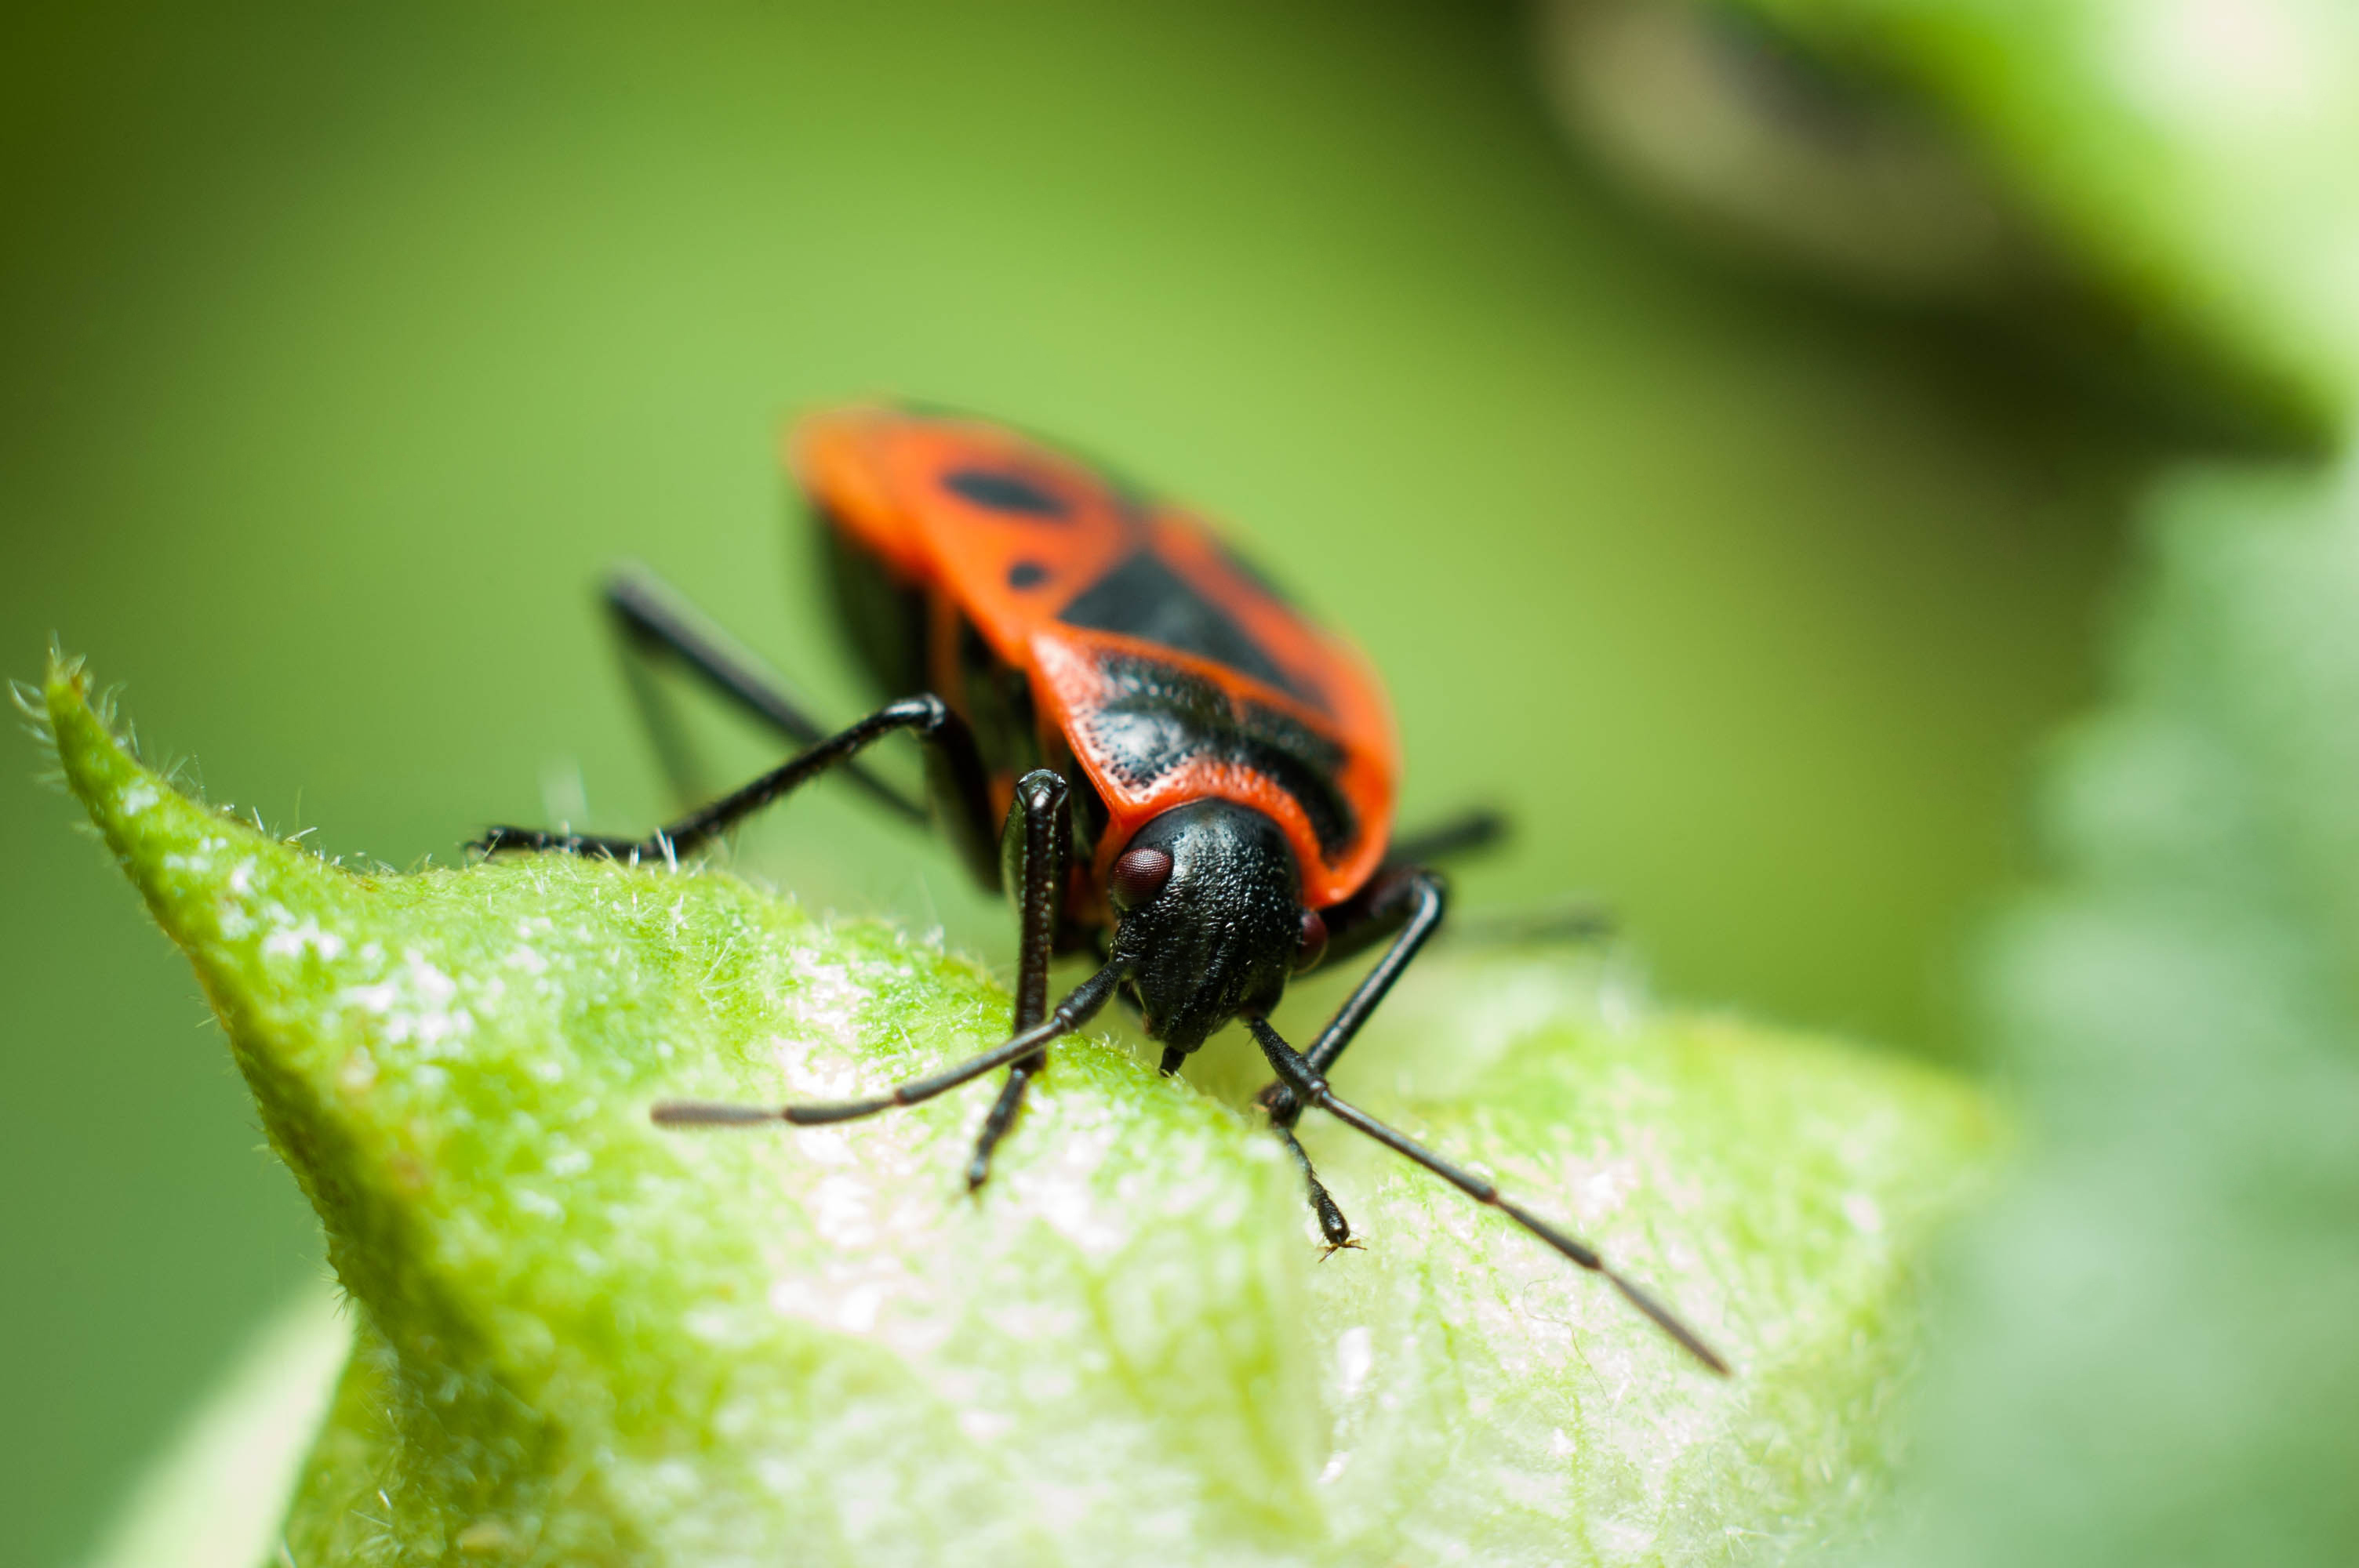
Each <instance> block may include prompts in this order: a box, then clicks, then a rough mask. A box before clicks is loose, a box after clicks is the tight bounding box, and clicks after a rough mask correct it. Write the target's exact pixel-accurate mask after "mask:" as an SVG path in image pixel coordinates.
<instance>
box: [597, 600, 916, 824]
mask: <svg viewBox="0 0 2359 1568" xmlns="http://www.w3.org/2000/svg"><path fill="white" fill-rule="evenodd" d="M604 598H605V601H606V609H607V611H609V612H610V613H611V614H613V616H614V621H615V623H616V625H617V627H618V628H619V629H620V630H621V632H622V633H623V635H624V638H625V641H626V643H627V644H628V645H629V646H631V647H632V648H635V649H636V650H638V651H639V652H641V653H643V654H644V653H658V654H669V655H671V656H672V657H673V658H676V659H678V660H679V662H680V663H681V664H682V665H686V666H687V667H688V669H689V670H690V672H691V673H693V674H694V675H696V676H699V677H700V678H701V679H702V680H703V682H704V683H705V684H706V685H707V686H709V687H712V689H713V690H714V691H716V692H718V693H719V694H720V695H721V696H723V697H727V698H728V699H729V700H730V701H731V702H733V703H734V704H735V705H736V706H737V707H738V708H740V709H742V710H743V711H745V713H746V714H748V715H749V716H751V717H752V718H754V719H756V720H758V721H759V722H761V723H763V724H766V725H767V726H768V727H769V728H771V729H772V730H777V732H778V733H779V734H781V735H784V736H785V737H786V738H787V739H788V740H789V741H793V742H794V743H795V744H796V745H798V746H815V745H817V744H818V743H819V742H820V741H821V740H822V739H824V738H825V736H826V735H827V733H828V730H827V727H826V726H825V725H823V724H821V723H820V722H819V721H818V720H816V719H813V718H811V717H810V713H809V712H808V711H807V710H806V709H805V708H804V707H803V705H802V703H801V702H800V701H799V700H798V699H797V698H796V697H795V696H794V695H793V694H792V693H791V692H790V691H789V690H788V687H787V683H786V682H785V681H784V680H782V679H780V678H779V677H778V676H777V674H776V673H775V672H773V671H771V670H769V669H767V668H766V667H765V666H764V665H763V664H762V662H761V661H760V660H759V659H757V658H756V657H755V656H754V654H752V653H750V652H748V651H747V650H746V649H745V647H744V646H743V645H741V644H740V643H738V642H737V641H736V639H734V638H733V637H731V636H730V635H729V634H728V633H726V632H723V631H722V630H721V628H720V627H718V626H716V625H714V624H713V623H712V622H710V621H708V620H706V619H705V618H704V617H703V616H702V615H701V614H699V613H698V612H697V611H695V610H694V609H693V608H691V607H690V605H689V603H688V602H687V600H684V599H682V598H681V597H680V596H679V595H678V594H676V593H674V592H673V591H672V590H671V589H669V587H667V586H666V585H665V583H664V581H663V579H660V578H658V577H657V576H656V575H655V573H653V572H651V571H649V570H647V568H645V567H638V566H631V567H625V568H621V569H620V570H618V571H616V572H615V573H614V575H613V576H611V577H609V578H608V579H606V585H605V592H604ZM643 695H644V694H643ZM647 719H648V722H649V725H650V727H651V728H654V729H655V730H658V735H659V737H660V736H661V735H662V734H663V733H664V732H665V731H667V730H669V728H670V727H669V725H667V724H665V723H664V722H662V720H661V719H660V718H659V716H658V714H657V713H656V712H655V710H654V709H653V708H652V706H651V705H649V706H648V712H647ZM664 749H665V750H666V751H667V752H669V751H671V750H673V749H674V748H673V747H672V746H669V745H667V746H665V748H664ZM843 772H844V773H846V774H848V775H849V776H850V777H851V779H852V781H853V783H854V784H858V785H859V786H860V788H861V789H862V790H863V791H864V792H865V793H866V794H867V795H869V796H870V797H871V798H872V799H874V800H876V801H877V802H879V803H881V804H882V805H883V806H886V809H888V810H890V811H891V812H893V813H894V814H895V815H896V816H900V817H901V818H903V819H904V820H906V821H909V822H916V823H923V822H924V821H925V820H926V804H925V802H923V801H922V800H913V799H911V798H910V797H909V795H908V794H906V793H905V792H904V791H902V790H901V789H899V788H897V787H896V786H895V785H893V784H888V783H886V781H885V780H884V779H882V778H880V777H878V776H877V775H876V774H875V773H871V772H869V771H868V770H867V769H866V768H864V767H863V766H861V765H860V764H859V763H858V762H847V763H845V764H844V766H843Z"/></svg>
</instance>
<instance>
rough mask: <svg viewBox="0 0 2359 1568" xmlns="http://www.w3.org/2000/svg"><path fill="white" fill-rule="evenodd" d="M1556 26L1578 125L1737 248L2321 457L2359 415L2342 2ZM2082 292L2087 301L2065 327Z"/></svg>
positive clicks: (1605, 6)
mask: <svg viewBox="0 0 2359 1568" xmlns="http://www.w3.org/2000/svg"><path fill="white" fill-rule="evenodd" d="M1551 14H1552V15H1553V16H1555V18H1556V24H1557V25H1556V26H1555V27H1554V29H1553V31H1552V33H1551V35H1550V37H1551V40H1552V50H1551V53H1550V55H1549V63H1550V65H1551V67H1552V69H1553V70H1554V71H1555V73H1556V75H1557V78H1558V81H1559V88H1560V93H1561V94H1562V95H1563V97H1564V98H1565V100H1566V105H1567V112H1568V114H1569V115H1570V116H1571V118H1572V119H1573V120H1574V121H1575V122H1576V123H1578V124H1582V125H1583V126H1585V127H1586V128H1587V129H1588V130H1589V132H1590V134H1591V135H1592V136H1593V138H1595V139H1597V140H1599V141H1600V142H1601V143H1602V144H1603V146H1605V147H1606V148H1607V150H1608V152H1609V154H1612V155H1616V156H1618V160H1619V161H1621V162H1623V163H1625V164H1626V165H1629V166H1631V167H1632V168H1633V169H1634V172H1638V173H1640V174H1641V176H1642V178H1647V179H1649V180H1650V181H1651V182H1652V183H1654V184H1655V185H1657V186H1658V187H1659V188H1661V189H1663V190H1664V192H1665V193H1666V194H1668V195H1669V196H1671V197H1673V198H1674V199H1675V200H1683V201H1684V202H1685V203H1686V204H1689V205H1691V206H1696V207H1699V208H1701V209H1703V210H1705V211H1709V212H1710V213H1711V214H1712V215H1713V216H1714V217H1715V218H1717V219H1718V220H1720V221H1721V222H1720V226H1721V227H1723V228H1725V227H1727V226H1729V225H1731V224H1734V225H1736V226H1738V227H1740V228H1741V229H1743V230H1744V231H1745V232H1748V233H1751V234H1753V235H1755V236H1756V237H1758V238H1763V239H1768V240H1772V241H1773V242H1775V243H1777V245H1778V246H1779V247H1780V248H1781V249H1784V250H1787V251H1788V252H1790V253H1792V254H1797V255H1798V256H1800V257H1803V258H1806V259H1808V260H1810V261H1811V262H1813V263H1815V264H1816V265H1820V266H1822V267H1825V268H1828V269H1829V270H1832V271H1835V272H1837V273H1839V274H1842V275H1843V276H1847V277H1850V278H1852V279H1854V281H1858V282H1862V283H1864V284H1866V285H1867V286H1868V287H1871V288H1874V289H1875V290H1876V291H1878V292H1883V293H1887V294H1897V295H1901V296H1903V297H1912V296H1932V297H1943V298H1949V297H1968V298H1979V299H1980V300H1981V301H1982V302H1983V303H1985V304H1988V303H1994V302H1997V301H2000V300H2004V301H2006V303H2008V304H2009V305H2010V306H2011V307H2012V308H2016V309H2018V310H2020V311H2021V312H2022V313H2024V314H2025V315H2027V316H2028V317H2029V318H2030V319H2031V321H2032V324H2033V326H2034V330H2035V331H2036V333H2037V335H2038V336H2039V337H2040V338H2042V339H2044V340H2046V341H2048V342H2049V345H2050V346H2062V345H2061V344H2060V340H2063V341H2072V340H2079V339H2083V338H2095V339H2098V340H2103V341H2104V348H2105V349H2106V350H2108V351H2110V352H2111V353H2113V354H2114V355H2118V356H2120V358H2121V360H2123V361H2124V362H2126V365H2127V367H2128V373H2127V374H2124V375H2120V376H2118V377H2117V379H2119V380H2121V381H2122V382H2124V383H2125V384H2135V383H2136V381H2138V380H2140V379H2144V380H2146V381H2147V383H2148V384H2147V385H2146V386H2145V387H2144V388H2143V389H2142V391H2143V393H2144V394H2145V395H2153V394H2154V393H2155V392H2157V391H2158V390H2160V389H2161V388H2160V386H2159V385H2158V384H2159V383H2162V382H2164V381H2166V380H2168V381H2172V382H2176V381H2180V380H2182V379H2191V380H2193V381H2194V382H2195V383H2197V384H2198V385H2197V386H2196V387H2195V388H2193V389H2192V390H2196V391H2197V392H2198V394H2199V396H2205V397H2207V398H2208V399H2209V400H2213V401H2217V400H2219V399H2220V398H2221V395H2223V394H2226V395H2228V396H2231V397H2242V398H2244V399H2245V400H2246V402H2247V408H2246V415H2247V417H2248V418H2249V416H2250V414H2251V413H2252V412H2254V411H2257V412H2259V413H2261V414H2262V415H2263V416H2265V418H2267V420H2269V421H2270V422H2274V423H2277V424H2280V425H2285V426H2289V427H2292V428H2293V429H2294V430H2296V431H2298V432H2299V433H2300V434H2303V435H2305V436H2308V437H2310V438H2313V439H2316V438H2334V437H2337V436H2339V434H2340V432H2341V431H2342V430H2343V429H2344V428H2345V427H2347V426H2348V425H2349V424H2350V422H2351V420H2352V419H2353V418H2354V416H2359V288H2354V287H2352V282H2351V280H2352V278H2353V276H2354V274H2359V11H2354V8H2353V7H2352V6H2351V5H2347V4H2343V3H2339V0H1713V3H1712V4H1707V5H1690V4H1685V3H1683V0H1555V3H1554V5H1553V6H1552V8H1551ZM2059 262H2061V263H2062V265H2058V263H2059ZM2068 283H2069V285H2070V286H2071V287H2069V289H2068V288H2065V287H2060V285H2066V284H2068ZM2092 286H2093V287H2092ZM2071 295H2089V296H2093V297H2095V300H2096V302H2097V303H2098V304H2099V306H2100V308H2099V309H2098V310H2097V311H2095V312H2093V313H2092V312H2087V311H2082V310H2069V311H2060V310H2059V309H2058V308H2057V307H2058V305H2059V304H2060V303H2061V302H2063V300H2064V299H2065V298H2067V297H2070V296H2071ZM2092 316H2094V317H2097V318H2103V319H2104V320H2103V322H2102V323H2099V322H2096V321H2093V320H2092V319H2091V317H2092ZM2114 317H2118V318H2120V319H2119V321H2114V320H2113V319H2112V318H2114ZM2093 326H2096V327H2097V329H2098V330H2096V331H2095V332H2094V333H2093V332H2092V330H2091V329H2092V327H2093ZM2158 350H2159V351H2161V352H2160V353H2159V354H2158V352H2157V351H2158ZM2142 361H2143V362H2144V363H2141V362H2142ZM2190 369H2194V370H2198V371H2199V372H2200V373H2199V374H2198V375H2197V376H2195V377H2193V378H2186V377H2184V375H2183V373H2184V372H2186V371H2188V370H2190ZM2157 370H2163V371H2168V372H2176V373H2181V374H2179V375H2171V376H2168V377H2166V376H2158V375H2156V374H2154V373H2155V372H2156V371H2157ZM2141 373H2143V374H2141ZM2223 411H2224V410H2223Z"/></svg>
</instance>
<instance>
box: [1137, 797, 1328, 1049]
mask: <svg viewBox="0 0 2359 1568" xmlns="http://www.w3.org/2000/svg"><path fill="white" fill-rule="evenodd" d="M1106 892H1107V896H1108V897H1109V898H1110V899H1112V901H1113V903H1114V911H1115V925H1114V957H1115V958H1116V960H1117V961H1119V962H1121V963H1122V964H1123V965H1124V966H1125V968H1126V969H1127V970H1128V977H1129V978H1128V979H1126V980H1125V986H1126V988H1127V989H1128V990H1129V992H1130V996H1131V1000H1134V1001H1136V1002H1137V1003H1138V1007H1139V1011H1140V1012H1141V1013H1142V1014H1143V1015H1144V1017H1145V1019H1146V1022H1147V1033H1148V1034H1150V1035H1152V1036H1154V1037H1155V1038H1156V1039H1158V1040H1160V1041H1162V1042H1163V1047H1164V1049H1163V1070H1164V1071H1165V1072H1169V1071H1171V1070H1172V1069H1173V1068H1175V1067H1177V1066H1178V1065H1180V1059H1181V1058H1183V1057H1185V1056H1186V1055H1187V1054H1189V1053H1190V1052H1191V1051H1193V1050H1195V1049H1196V1047H1197V1046H1199V1045H1201V1044H1203V1043H1204V1041H1205V1039H1206V1037H1208V1036H1209V1035H1211V1034H1212V1033H1214V1032H1215V1031H1217V1030H1219V1029H1220V1028H1221V1027H1222V1026H1223V1024H1225V1023H1227V1022H1229V1021H1230V1020H1231V1019H1233V1018H1235V1017H1236V1016H1238V1015H1239V1014H1240V1013H1247V1014H1251V1013H1261V1012H1266V1011H1268V1010H1269V1009H1271V1008H1273V1007H1276V1006H1277V1000H1278V999H1279V998H1280V997H1282V996H1284V995H1285V994H1286V981H1287V977H1288V976H1289V975H1291V974H1292V973H1293V972H1294V971H1295V970H1296V969H1297V968H1300V967H1303V965H1304V960H1305V959H1306V958H1309V959H1315V958H1316V957H1317V956H1318V955H1317V952H1316V948H1317V946H1321V945H1323V943H1324V941H1325V934H1326V928H1325V926H1323V925H1321V924H1320V920H1319V916H1318V915H1317V914H1312V913H1310V912H1309V911H1306V910H1305V909H1304V908H1303V907H1302V902H1301V898H1302V877H1301V873H1300V871H1299V870H1298V868H1297V867H1296V865H1295V863H1294V849H1293V846H1291V845H1290V844H1288V842H1287V839H1286V835H1285V834H1284V833H1283V832H1282V831H1280V830H1279V828H1278V826H1277V823H1275V822H1272V821H1271V820H1270V819H1269V818H1268V817H1266V816H1263V815H1262V814H1261V813H1260V812H1258V811H1256V810H1254V809H1253V808H1252V807H1251V806H1238V805H1234V804H1233V803H1231V802H1228V801H1223V800H1203V801H1196V802H1192V803H1190V805H1187V806H1175V807H1173V808H1172V809H1171V810H1169V811H1167V812H1165V813H1164V814H1163V815H1162V816H1158V817H1156V818H1154V819H1153V820H1152V821H1150V822H1148V823H1147V826H1145V827H1141V828H1140V829H1139V830H1138V831H1137V832H1136V833H1135V834H1133V835H1131V839H1130V842H1129V843H1128V844H1127V845H1125V847H1124V849H1123V852H1122V854H1121V855H1120V856H1119V857H1118V858H1117V859H1116V860H1114V869H1113V871H1112V872H1111V874H1110V875H1109V876H1108V878H1107V886H1106Z"/></svg>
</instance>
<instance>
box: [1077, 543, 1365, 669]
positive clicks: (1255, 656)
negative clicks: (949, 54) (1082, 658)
mask: <svg viewBox="0 0 2359 1568" xmlns="http://www.w3.org/2000/svg"><path fill="white" fill-rule="evenodd" d="M1058 619H1059V620H1060V621H1062V622H1065V624H1066V625H1068V626H1082V627H1086V628H1088V629H1089V630H1091V631H1093V632H1118V633H1122V634H1123V635H1125V636H1128V637H1136V638H1137V639H1139V640H1140V641H1141V642H1145V643H1160V644H1161V645H1162V646H1164V647H1167V648H1172V649H1176V650H1178V651H1179V652H1180V653H1183V654H1195V655H1196V656H1197V657H1198V658H1200V659H1210V660H1212V663H1214V664H1216V665H1227V666H1228V667H1229V668H1231V669H1233V670H1234V671H1236V672H1237V673H1238V674H1239V675H1245V676H1252V677H1253V678H1254V679H1256V680H1258V681H1266V682H1267V683H1268V684H1269V685H1271V686H1274V687H1277V689H1278V690H1280V691H1282V692H1285V693H1286V694H1287V695H1288V696H1289V697H1299V698H1300V699H1301V700H1302V701H1304V702H1307V703H1310V704H1311V705H1312V706H1314V707H1324V706H1325V703H1324V702H1323V700H1322V699H1321V697H1320V695H1319V694H1318V693H1317V692H1315V691H1306V690H1304V689H1303V688H1302V687H1301V685H1300V684H1299V683H1298V682H1297V681H1296V680H1295V679H1294V678H1293V677H1292V676H1288V674H1287V673H1286V672H1285V671H1284V670H1282V669H1280V668H1278V667H1277V664H1276V662H1275V661H1273V660H1272V659H1271V658H1270V656H1269V655H1268V654H1266V653H1264V652H1263V651H1262V647H1261V644H1260V643H1256V642H1255V641H1254V640H1253V638H1252V637H1250V636H1248V635H1247V634H1246V633H1245V628H1244V627H1242V626H1240V625H1238V624H1237V623H1236V622H1234V621H1233V620H1231V619H1230V618H1229V614H1228V612H1227V611H1224V610H1223V609H1222V608H1221V607H1220V606H1219V605H1217V604H1214V603H1213V602H1212V600H1209V599H1206V598H1205V597H1204V596H1203V595H1202V594H1201V593H1198V592H1197V591H1196V590H1195V589H1193V588H1191V587H1190V586H1189V584H1188V581H1187V579H1184V578H1182V577H1180V575H1179V574H1178V573H1177V572H1174V571H1173V570H1172V569H1171V568H1169V567H1167V566H1165V565H1164V564H1163V563H1162V561H1160V560H1159V559H1158V558H1157V557H1155V555H1154V554H1153V553H1152V552H1151V551H1147V550H1139V551H1137V552H1136V553H1134V554H1133V555H1131V556H1130V557H1128V558H1127V559H1125V561H1124V562H1123V563H1122V564H1121V565H1120V566H1118V567H1116V568H1114V570H1112V571H1110V572H1108V573H1106V575H1105V576H1103V577H1102V578H1100V579H1098V580H1097V581H1096V582H1094V583H1093V584H1091V585H1090V586H1089V587H1088V588H1087V589H1083V590H1082V593H1081V594H1080V595H1079V596H1078V597H1077V598H1075V599H1074V600H1073V601H1072V602H1071V604H1068V605H1066V606H1065V610H1064V613H1063V614H1061V615H1060V616H1059V617H1058Z"/></svg>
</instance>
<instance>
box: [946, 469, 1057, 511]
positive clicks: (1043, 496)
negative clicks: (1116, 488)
mask: <svg viewBox="0 0 2359 1568" xmlns="http://www.w3.org/2000/svg"><path fill="white" fill-rule="evenodd" d="M942 488H943V489H944V490H947V491H949V492H951V494H952V495H955V496H957V497H959V498H960V499H961V500H962V501H970V502H973V503H974V504H975V505H977V506H981V507H985V508H988V509H989V510H991V511H993V512H1004V513H1006V514H1009V515H1010V516H1015V517H1029V518H1037V519H1039V520H1040V521H1043V522H1050V523H1061V522H1063V521H1064V520H1065V519H1066V518H1067V517H1069V516H1071V514H1072V507H1071V504H1070V503H1068V502H1067V501H1066V500H1065V498H1064V497H1063V496H1061V495H1059V494H1058V493H1057V492H1054V491H1052V490H1048V489H1045V488H1043V487H1042V486H1040V485H1039V484H1037V483H1035V482H1034V481H1031V480H1028V479H1027V478H1025V477H1024V476H1023V475H1022V474H1019V473H1009V472H1007V471H1006V470H1003V469H982V468H963V469H952V470H950V471H949V472H948V473H946V474H944V475H942Z"/></svg>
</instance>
